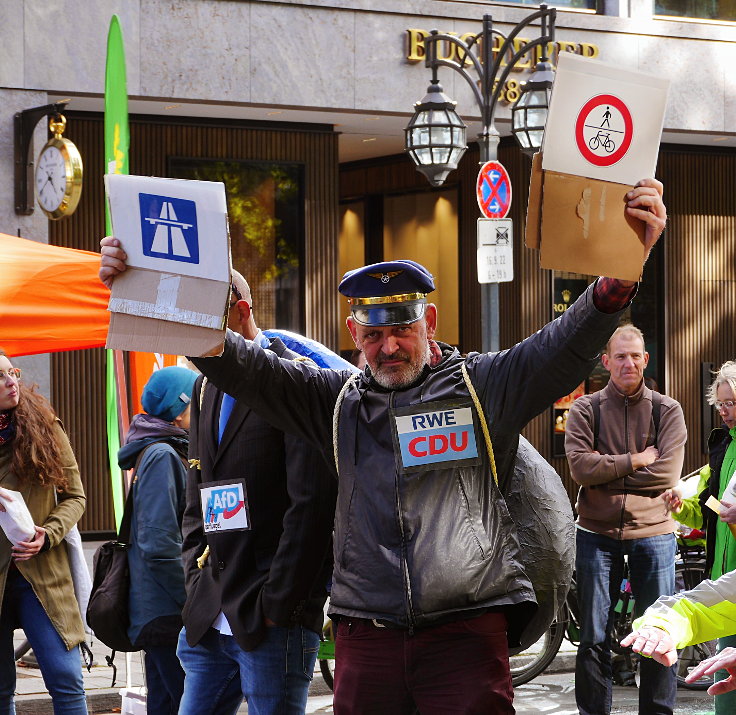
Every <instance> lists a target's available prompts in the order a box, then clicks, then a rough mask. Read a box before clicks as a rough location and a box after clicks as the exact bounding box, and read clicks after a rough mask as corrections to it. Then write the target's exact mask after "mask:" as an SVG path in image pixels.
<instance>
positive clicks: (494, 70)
mask: <svg viewBox="0 0 736 715" xmlns="http://www.w3.org/2000/svg"><path fill="white" fill-rule="evenodd" d="M556 15H557V10H556V9H555V8H552V9H548V8H547V6H546V5H540V6H539V10H538V11H537V12H535V13H533V14H532V15H529V17H527V18H526V19H525V20H523V21H522V22H520V23H519V24H518V25H516V26H515V27H514V28H513V30H511V32H510V33H509V34H508V36H507V35H504V34H503V33H502V32H499V31H498V30H494V29H493V19H492V18H491V16H490V15H484V16H483V30H482V32H481V33H480V34H478V35H475V36H474V37H471V38H470V39H469V40H468V41H467V42H465V41H463V40H461V39H460V38H458V37H455V36H454V35H446V34H440V33H439V32H438V31H437V30H432V31H431V32H430V36H429V37H428V38H427V39H426V41H425V51H426V58H425V65H426V66H427V67H429V68H430V69H431V70H432V84H431V85H430V87H429V92H428V93H427V96H426V97H425V98H424V99H423V100H422V101H421V102H418V103H417V104H416V105H415V106H416V109H415V112H414V116H413V117H412V119H411V121H410V122H409V125H408V126H407V127H406V150H407V152H409V155H410V156H411V158H412V159H413V161H414V163H415V164H416V165H417V169H418V170H419V171H421V172H422V173H423V174H424V175H425V176H426V177H427V178H428V179H429V182H430V183H431V184H432V185H433V186H441V185H442V183H443V182H444V180H445V178H446V177H447V175H448V174H449V173H450V172H451V171H452V170H453V169H455V168H457V163H458V161H460V158H461V157H462V155H463V152H464V150H465V143H464V142H465V139H464V137H465V127H464V125H463V123H462V120H460V118H459V117H458V115H457V114H456V112H455V103H454V102H452V101H451V100H450V99H448V98H447V97H446V96H445V95H444V94H443V93H442V89H441V87H440V85H439V82H438V80H437V70H438V68H439V67H451V68H452V69H453V70H455V71H456V72H459V73H460V75H461V76H462V77H463V78H464V79H465V81H466V82H467V83H468V84H469V85H470V88H471V90H472V91H473V96H474V97H475V101H476V103H477V104H478V107H479V109H480V112H481V118H482V129H481V133H480V134H479V135H478V144H479V145H480V160H481V163H485V162H487V161H492V160H495V159H498V141H499V133H498V130H497V129H496V125H495V123H494V117H495V113H496V106H497V104H498V101H499V97H500V96H501V92H502V91H503V88H504V84H505V82H506V79H507V78H508V76H509V73H510V72H511V70H512V69H513V68H514V66H515V65H516V63H517V62H518V61H519V60H520V59H521V58H522V57H523V56H524V55H527V54H528V53H530V52H531V51H533V50H534V48H536V47H538V46H539V45H541V46H542V47H543V48H544V49H543V50H542V55H541V61H540V62H539V63H538V64H537V66H536V67H535V72H534V74H533V75H532V80H533V82H532V80H530V82H527V87H525V91H524V92H523V93H522V95H521V97H520V98H519V101H521V100H522V99H523V100H524V104H523V105H521V106H520V108H519V110H518V112H517V114H516V115H514V122H516V123H515V124H514V125H513V126H514V128H515V131H514V136H516V138H517V140H518V141H519V143H520V144H521V146H522V149H523V150H524V151H525V152H526V151H529V150H530V149H531V147H532V146H533V145H534V146H537V147H538V146H539V145H540V144H541V136H542V133H543V130H544V122H545V120H546V107H547V106H548V101H547V100H548V98H547V92H546V87H547V82H548V81H549V83H550V84H551V80H552V77H551V72H552V67H551V65H550V64H549V62H548V61H547V45H548V43H550V42H554V32H555V17H556ZM536 20H540V21H541V32H540V36H539V38H538V39H536V40H532V41H531V42H526V43H524V44H523V45H522V46H521V47H518V49H517V46H516V44H515V41H516V38H517V37H518V35H519V33H520V32H521V31H522V30H524V28H526V27H528V26H529V25H530V24H531V23H533V22H535V21H536ZM494 35H496V36H498V37H500V38H502V39H503V42H502V43H501V47H500V48H499V49H498V52H497V53H496V58H495V61H494V58H493V36H494ZM440 42H447V43H448V44H450V45H454V46H455V49H456V52H455V54H454V56H456V57H457V60H455V59H440V58H438V56H437V45H438V43H440ZM451 56H452V55H451ZM529 56H531V55H529ZM504 60H506V65H505V66H503V67H502V62H503V61H504ZM466 67H472V69H473V71H474V74H473V75H471V74H470V72H468V70H467V69H466ZM547 71H548V72H549V73H550V76H549V77H547V76H546V74H544V75H539V74H538V73H546V72H547ZM537 80H538V81H537ZM542 94H544V99H545V101H544V104H543V103H542ZM525 97H526V98H525ZM517 116H518V119H517V118H516V117H517ZM524 129H526V130H528V133H526V134H522V130H524ZM524 142H526V144H525V143H524ZM499 313H500V310H499V303H498V283H484V284H482V285H481V330H482V335H483V350H484V351H489V350H492V351H495V350H498V349H499V347H500V320H499Z"/></svg>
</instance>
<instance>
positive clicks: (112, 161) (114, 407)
mask: <svg viewBox="0 0 736 715" xmlns="http://www.w3.org/2000/svg"><path fill="white" fill-rule="evenodd" d="M129 146H130V136H129V133H128V89H127V84H126V79H125V48H124V46H123V33H122V30H121V28H120V19H119V18H118V16H117V15H113V16H112V20H111V21H110V30H109V32H108V34H107V62H106V65H105V173H106V174H127V173H128V148H129ZM105 232H106V235H108V236H109V235H110V234H111V233H112V224H111V222H110V210H109V208H108V206H107V201H106V202H105ZM117 366H118V368H120V367H122V360H120V359H119V360H117ZM116 372H120V373H121V374H120V375H119V377H123V378H124V373H122V370H120V369H118V371H116V360H115V355H114V352H113V351H112V350H108V351H107V373H106V374H107V449H108V453H109V454H108V456H109V459H110V479H111V483H112V500H113V507H114V509H115V523H116V526H117V528H120V520H121V519H122V518H123V507H124V506H125V495H124V493H123V480H122V479H121V472H120V467H119V466H118V450H119V449H120V441H121V435H120V426H121V422H120V417H121V413H120V399H119V392H118V390H125V389H126V387H125V382H124V381H123V382H119V381H118V379H117V378H118V375H116Z"/></svg>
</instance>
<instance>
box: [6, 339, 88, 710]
mask: <svg viewBox="0 0 736 715" xmlns="http://www.w3.org/2000/svg"><path fill="white" fill-rule="evenodd" d="M0 487H2V488H3V489H10V490H14V491H18V492H20V493H21V494H22V496H23V499H24V500H25V502H26V505H27V506H28V509H29V511H30V513H31V516H32V517H33V523H34V525H35V526H34V529H35V533H34V535H33V536H32V537H31V538H29V539H28V541H24V542H21V543H19V544H18V545H17V546H13V545H12V544H11V542H10V541H9V540H8V539H7V537H6V536H5V534H4V533H3V532H1V531H0V598H1V599H2V600H1V601H0V603H1V604H2V605H1V606H0V715H5V713H10V714H11V715H12V714H13V713H15V705H14V691H15V659H14V655H13V631H14V630H15V629H16V628H22V629H23V630H24V631H25V634H26V637H27V638H28V641H29V642H30V644H31V647H32V648H33V652H34V653H35V655H36V658H37V659H38V664H39V667H40V668H41V675H42V676H43V679H44V683H45V684H46V687H47V689H48V691H49V693H50V694H51V699H52V701H53V705H54V714H55V715H61V714H63V715H86V713H87V704H86V698H85V695H84V683H83V680H82V668H81V660H80V652H79V644H80V643H81V642H82V641H83V640H84V627H83V625H82V619H81V616H80V614H79V606H78V605H77V600H76V597H75V595H74V585H73V583H72V576H71V571H70V568H69V559H68V556H67V550H66V544H65V543H64V536H65V534H66V533H67V532H68V531H69V529H71V528H72V526H74V524H76V523H77V522H78V521H79V519H80V517H81V516H82V513H83V512H84V506H85V497H84V490H83V489H82V482H81V480H80V478H79V470H78V468H77V463H76V460H75V459H74V454H73V453H72V448H71V445H70V444H69V440H68V439H67V436H66V434H65V432H64V430H63V428H62V426H61V423H60V422H59V420H58V418H57V417H56V415H55V414H54V411H53V409H52V408H51V405H50V404H49V403H48V401H47V400H46V399H45V398H44V397H42V396H41V395H40V394H38V393H37V392H36V391H35V386H33V387H26V386H25V385H23V384H22V383H21V382H20V370H19V369H18V368H15V367H13V365H12V363H11V362H10V360H9V359H8V357H7V355H6V354H5V353H4V352H2V351H0ZM2 499H5V500H7V499H8V495H7V494H4V495H3V496H2ZM1 504H2V501H0V505H1ZM0 508H2V506H0Z"/></svg>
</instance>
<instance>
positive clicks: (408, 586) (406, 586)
mask: <svg viewBox="0 0 736 715" xmlns="http://www.w3.org/2000/svg"><path fill="white" fill-rule="evenodd" d="M395 395H396V393H395V392H391V394H390V395H389V398H388V405H389V408H390V410H393V409H394V397H395ZM394 474H395V478H394V487H395V489H396V519H397V520H398V522H399V531H400V532H401V570H402V574H403V576H404V589H405V590H406V601H407V606H408V608H409V613H408V614H407V615H408V620H409V635H410V636H413V635H414V607H413V606H412V598H411V581H410V579H409V567H408V565H407V558H406V551H407V549H406V534H404V520H403V519H402V517H401V496H400V490H399V472H398V470H394Z"/></svg>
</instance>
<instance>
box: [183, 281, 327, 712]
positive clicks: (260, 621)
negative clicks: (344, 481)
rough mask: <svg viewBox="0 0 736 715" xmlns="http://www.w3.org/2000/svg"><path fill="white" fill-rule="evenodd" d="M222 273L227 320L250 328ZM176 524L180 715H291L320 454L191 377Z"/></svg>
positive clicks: (254, 333)
mask: <svg viewBox="0 0 736 715" xmlns="http://www.w3.org/2000/svg"><path fill="white" fill-rule="evenodd" d="M251 304H252V301H251V294H250V288H249V286H248V284H247V282H246V281H245V279H244V278H243V277H242V276H241V275H240V274H239V273H236V272H233V285H232V298H231V301H230V313H229V315H228V324H229V327H230V328H231V329H234V330H238V331H239V332H241V333H242V334H243V336H244V337H246V338H248V339H249V340H254V341H258V342H259V343H261V344H263V345H265V346H268V347H270V349H271V350H273V351H275V352H276V353H277V354H279V355H281V356H283V357H287V358H288V357H291V358H295V357H298V356H296V354H295V353H292V352H291V351H289V350H288V349H287V348H286V347H285V346H284V344H283V343H282V342H281V341H280V340H278V339H274V340H268V339H267V338H266V337H265V336H264V335H263V333H262V332H261V331H260V330H259V329H258V327H257V325H256V322H255V319H254V317H253V312H252V310H251ZM190 458H191V459H190V463H191V464H192V467H191V468H190V471H189V475H188V479H187V504H186V511H185V513H184V521H183V525H182V531H183V535H184V543H183V557H184V572H185V576H186V590H187V601H186V605H185V606H184V612H183V620H184V629H183V630H182V633H181V635H180V638H179V646H178V650H177V654H178V656H179V659H180V660H181V662H182V665H183V667H184V670H185V672H186V679H185V689H184V696H183V698H182V701H181V709H180V711H179V712H180V713H182V715H207V714H209V713H211V714H212V715H227V714H228V713H234V712H236V711H237V709H238V707H239V705H240V703H241V702H242V699H243V698H246V700H247V701H248V703H249V705H250V706H251V707H252V708H254V710H255V711H256V712H258V713H273V714H274V715H276V714H277V713H278V714H279V715H282V714H284V713H303V712H304V709H305V706H306V701H307V691H308V688H309V683H310V681H311V678H312V672H313V670H314V663H315V659H316V656H317V648H318V644H319V632H320V630H321V628H322V622H323V606H324V602H325V598H326V595H327V594H326V586H327V583H328V580H329V577H330V571H331V566H332V559H331V534H332V521H333V517H334V508H335V494H336V484H335V483H334V477H333V476H331V474H330V471H329V470H328V468H327V466H326V464H325V462H324V459H323V457H322V456H321V454H320V453H319V452H317V451H316V450H314V449H313V448H312V447H308V446H307V445H306V444H305V443H304V442H303V441H301V440H299V439H297V438H295V437H292V436H290V435H287V434H284V433H283V432H280V431H279V430H277V429H274V428H273V427H271V426H270V425H269V424H268V423H267V422H265V421H264V420H262V419H261V418H260V417H258V416H257V415H256V414H255V413H254V412H252V411H251V410H250V409H249V408H248V407H246V406H245V405H242V404H239V403H236V402H235V401H234V400H232V398H230V397H229V396H228V395H226V394H225V393H223V392H221V391H220V390H218V389H217V388H216V387H214V385H212V384H209V383H208V382H207V380H206V379H203V378H202V377H201V376H200V377H199V378H198V380H197V382H196V383H195V386H194V394H193V398H192V412H191V428H190Z"/></svg>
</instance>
